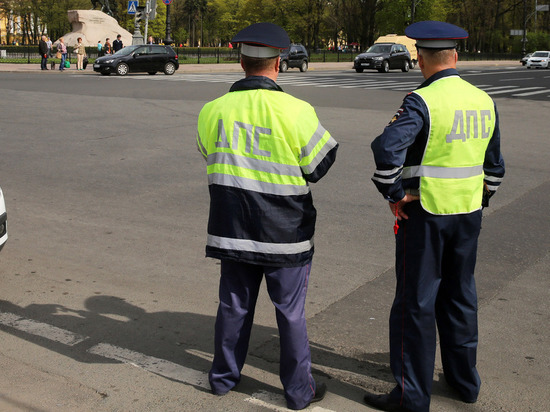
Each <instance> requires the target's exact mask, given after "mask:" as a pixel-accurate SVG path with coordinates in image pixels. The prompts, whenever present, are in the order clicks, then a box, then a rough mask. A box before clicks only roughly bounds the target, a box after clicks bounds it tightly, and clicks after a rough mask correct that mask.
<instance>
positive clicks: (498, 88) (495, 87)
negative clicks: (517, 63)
mask: <svg viewBox="0 0 550 412" xmlns="http://www.w3.org/2000/svg"><path fill="white" fill-rule="evenodd" d="M517 87H519V86H513V85H512V86H491V87H480V86H477V88H478V89H481V90H484V91H489V90H500V89H514V88H517Z"/></svg>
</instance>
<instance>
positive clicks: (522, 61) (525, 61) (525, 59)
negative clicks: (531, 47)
mask: <svg viewBox="0 0 550 412" xmlns="http://www.w3.org/2000/svg"><path fill="white" fill-rule="evenodd" d="M529 57H531V53H527V54H526V55H525V56H523V57H522V58H521V60H520V61H519V62H520V63H521V65H522V66H525V65H526V64H527V60H529Z"/></svg>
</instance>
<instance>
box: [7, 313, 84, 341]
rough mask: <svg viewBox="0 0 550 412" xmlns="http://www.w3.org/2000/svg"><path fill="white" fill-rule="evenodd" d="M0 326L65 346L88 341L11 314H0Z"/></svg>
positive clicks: (62, 330)
mask: <svg viewBox="0 0 550 412" xmlns="http://www.w3.org/2000/svg"><path fill="white" fill-rule="evenodd" d="M0 324H2V325H5V326H8V327H10V328H13V329H17V330H20V331H21V332H25V333H28V334H30V335H36V336H40V337H42V338H45V339H48V340H51V341H54V342H59V343H62V344H63V345H67V346H74V345H78V344H79V343H81V342H84V341H85V340H86V339H88V337H87V336H82V335H79V334H77V333H73V332H70V331H68V330H65V329H60V328H57V327H55V326H52V325H48V324H47V323H42V322H38V321H36V320H32V319H26V318H23V317H21V316H18V315H15V314H13V313H7V312H0Z"/></svg>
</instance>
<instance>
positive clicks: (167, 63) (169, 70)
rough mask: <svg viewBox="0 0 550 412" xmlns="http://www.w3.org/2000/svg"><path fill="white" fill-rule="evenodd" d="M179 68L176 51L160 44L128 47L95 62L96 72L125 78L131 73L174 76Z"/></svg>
mask: <svg viewBox="0 0 550 412" xmlns="http://www.w3.org/2000/svg"><path fill="white" fill-rule="evenodd" d="M179 67H180V64H179V62H178V56H177V54H176V52H175V51H174V49H172V48H171V47H170V46H163V45H160V44H142V45H132V46H128V47H125V48H123V49H120V50H119V51H117V52H116V53H115V54H109V55H107V56H103V57H100V58H99V59H96V61H95V62H94V71H96V72H99V73H101V74H103V75H109V74H111V73H116V74H118V75H119V76H125V75H126V74H128V73H130V72H147V73H149V74H155V73H156V72H164V74H174V72H175V71H176V70H177V69H178V68H179Z"/></svg>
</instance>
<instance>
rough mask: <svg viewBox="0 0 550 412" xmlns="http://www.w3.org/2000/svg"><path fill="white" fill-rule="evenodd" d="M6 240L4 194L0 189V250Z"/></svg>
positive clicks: (6, 226)
mask: <svg viewBox="0 0 550 412" xmlns="http://www.w3.org/2000/svg"><path fill="white" fill-rule="evenodd" d="M6 240H8V218H7V214H6V204H5V203H4V194H3V193H2V189H0V250H2V248H3V247H4V244H5V243H6Z"/></svg>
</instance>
